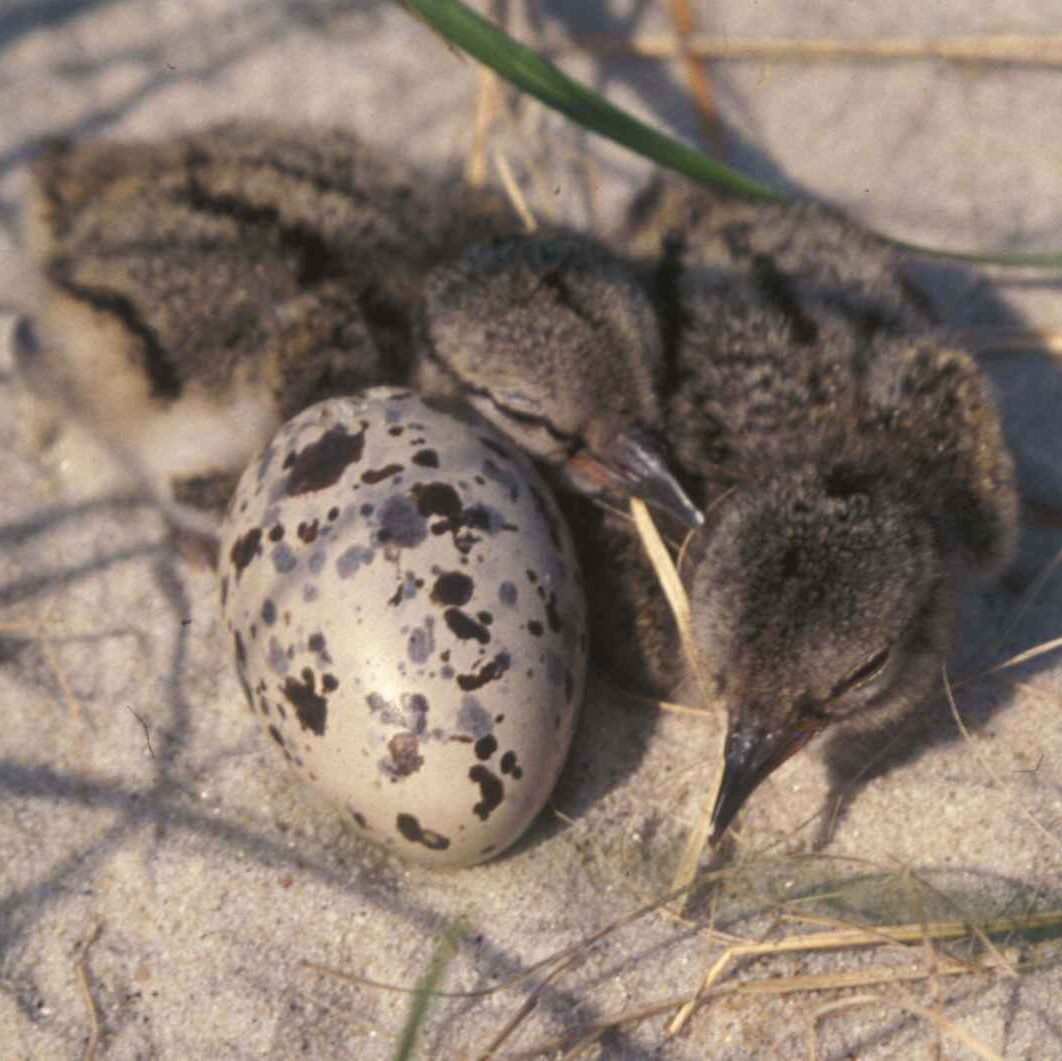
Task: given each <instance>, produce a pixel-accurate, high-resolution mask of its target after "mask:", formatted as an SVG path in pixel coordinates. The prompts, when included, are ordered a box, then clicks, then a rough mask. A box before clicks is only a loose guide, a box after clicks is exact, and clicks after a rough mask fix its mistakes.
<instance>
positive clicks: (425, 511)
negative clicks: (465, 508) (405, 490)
mask: <svg viewBox="0 0 1062 1061" xmlns="http://www.w3.org/2000/svg"><path fill="white" fill-rule="evenodd" d="M413 497H414V500H415V501H416V502H417V510H418V511H419V512H420V514H421V515H422V516H424V517H428V516H443V517H445V518H446V519H451V520H452V519H456V518H457V517H458V516H460V515H461V509H462V505H461V498H460V495H459V494H458V493H457V491H456V490H455V489H454V488H453V487H452V486H450V484H449V483H418V484H417V485H416V486H414V487H413Z"/></svg>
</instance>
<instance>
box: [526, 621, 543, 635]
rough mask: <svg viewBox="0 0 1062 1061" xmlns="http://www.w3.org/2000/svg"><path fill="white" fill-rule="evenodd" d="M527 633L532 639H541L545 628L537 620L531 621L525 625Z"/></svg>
mask: <svg viewBox="0 0 1062 1061" xmlns="http://www.w3.org/2000/svg"><path fill="white" fill-rule="evenodd" d="M527 632H528V633H529V634H530V635H531V636H532V637H541V636H542V634H543V633H544V632H545V627H544V626H543V625H542V624H541V623H540V622H539V621H538V620H537V619H532V620H531V621H530V622H529V623H528V624H527Z"/></svg>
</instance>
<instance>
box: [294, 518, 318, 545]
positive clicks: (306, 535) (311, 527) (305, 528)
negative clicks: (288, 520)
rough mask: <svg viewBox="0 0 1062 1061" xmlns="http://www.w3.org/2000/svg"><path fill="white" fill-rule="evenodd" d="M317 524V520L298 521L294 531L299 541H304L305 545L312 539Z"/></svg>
mask: <svg viewBox="0 0 1062 1061" xmlns="http://www.w3.org/2000/svg"><path fill="white" fill-rule="evenodd" d="M317 525H318V521H317V520H314V521H313V522H312V523H305V522H303V523H300V524H299V526H298V529H297V530H296V532H295V533H296V534H297V535H298V536H299V541H301V542H305V543H306V544H307V545H309V544H310V543H311V542H312V541H314V540H315V539H316V538H317Z"/></svg>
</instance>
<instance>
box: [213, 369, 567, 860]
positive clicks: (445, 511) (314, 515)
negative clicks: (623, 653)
mask: <svg viewBox="0 0 1062 1061" xmlns="http://www.w3.org/2000/svg"><path fill="white" fill-rule="evenodd" d="M219 574H220V577H221V602H222V610H223V612H224V617H225V620H226V622H227V625H228V629H229V632H230V635H231V637H232V640H233V647H234V651H235V656H236V665H237V670H238V672H239V676H240V680H241V683H242V685H243V689H244V692H245V694H246V697H247V702H248V704H249V705H250V708H251V710H252V711H253V712H254V713H255V714H256V715H257V716H258V717H259V718H260V720H261V722H262V723H263V725H264V727H265V729H266V732H267V733H268V734H269V737H270V738H271V739H272V743H273V744H274V745H275V747H276V748H277V749H278V751H279V752H280V753H282V754H283V757H284V759H286V760H287V761H288V762H289V763H290V764H292V766H293V767H294V768H295V769H296V770H297V771H298V773H299V774H300V775H301V776H302V777H303V778H305V779H306V780H307V781H308V782H309V783H310V784H311V785H312V786H313V787H315V788H316V789H317V790H319V791H320V792H321V793H323V794H325V795H326V796H328V797H330V798H331V799H332V800H334V801H336V802H337V803H339V804H340V806H341V807H342V808H344V810H345V811H346V813H347V814H348V815H349V817H350V820H351V821H352V822H353V823H354V824H355V825H356V826H357V828H358V829H360V830H361V831H362V832H363V833H364V835H365V836H367V837H368V838H370V839H372V840H375V841H377V842H379V843H382V844H385V845H387V846H388V847H390V848H393V849H394V850H395V851H397V852H398V853H399V854H401V855H402V856H403V857H406V858H409V859H412V860H415V861H418V862H423V863H427V864H432V865H439V866H444V865H468V864H472V863H475V862H478V861H481V860H483V859H486V858H490V857H492V856H493V855H496V854H498V853H499V852H500V851H502V850H503V849H505V848H506V847H508V846H509V845H510V844H512V843H513V842H514V841H515V840H516V839H517V838H518V837H519V836H520V834H521V833H522V832H523V831H524V830H525V829H526V828H527V826H528V825H529V824H530V823H531V821H532V820H533V819H534V817H535V815H536V814H537V813H538V812H539V810H541V808H542V806H543V805H544V803H545V802H546V800H547V799H548V798H549V795H550V792H551V791H552V789H553V786H554V783H555V781H556V778H557V774H558V773H559V771H560V768H561V766H562V764H563V762H564V759H565V756H566V754H567V751H568V746H569V744H570V741H571V736H572V730H573V726H574V722H575V718H576V713H577V709H578V705H579V703H580V702H581V700H582V695H583V688H584V684H585V676H586V654H587V636H586V607H585V598H584V593H583V587H582V579H581V575H580V572H579V567H578V563H577V560H576V556H575V551H574V548H573V545H572V541H571V537H570V534H569V532H568V529H567V525H566V523H565V521H564V519H563V518H562V516H561V514H560V512H559V510H558V508H557V505H556V502H555V501H554V499H553V497H552V494H551V493H550V490H549V488H548V487H547V486H546V484H545V482H544V481H543V480H542V479H541V477H540V476H539V475H538V473H537V472H536V471H535V469H534V467H533V466H532V465H531V463H530V461H529V460H528V459H527V457H526V456H525V455H524V454H523V453H521V452H520V451H519V450H518V449H516V448H515V447H514V446H513V445H512V443H510V442H509V441H508V440H507V439H506V438H505V437H504V436H502V435H501V434H499V433H498V432H497V431H496V430H494V429H493V428H492V427H491V426H490V425H488V424H487V423H485V422H484V421H483V420H481V419H480V418H479V417H478V416H477V415H476V414H475V413H473V412H472V411H470V410H468V409H467V408H466V407H464V406H463V405H460V404H457V403H454V402H452V401H450V400H446V399H437V398H432V397H428V396H423V395H420V394H416V393H413V392H410V391H408V390H396V389H394V388H375V389H372V390H369V391H365V392H363V393H361V394H357V395H354V396H352V397H348V398H339V399H332V400H329V401H326V402H322V403H320V404H318V405H314V406H312V407H311V408H309V409H307V410H305V411H304V412H303V413H301V414H299V415H298V416H296V417H295V418H294V419H292V420H290V421H289V422H288V423H287V424H285V425H284V426H283V427H282V428H281V429H280V430H279V431H278V433H277V434H276V436H275V437H274V438H273V440H272V441H271V442H270V443H269V444H268V445H267V446H266V447H265V449H264V450H263V451H262V453H261V454H260V455H259V456H258V457H257V458H256V459H255V460H254V461H253V462H252V463H251V465H250V466H249V467H248V468H247V470H246V471H245V472H244V474H243V476H242V478H241V479H240V483H239V486H238V487H237V489H236V492H235V494H234V495H233V498H232V502H231V504H230V506H229V511H228V514H227V516H226V519H225V523H224V526H223V529H222V542H221V563H220V567H219Z"/></svg>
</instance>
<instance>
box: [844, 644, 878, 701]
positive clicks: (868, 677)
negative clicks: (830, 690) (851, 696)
mask: <svg viewBox="0 0 1062 1061" xmlns="http://www.w3.org/2000/svg"><path fill="white" fill-rule="evenodd" d="M890 652H891V647H890V646H888V645H887V646H886V647H885V648H883V649H882V650H881V651H880V652H876V653H875V654H874V655H873V656H871V657H870V659H868V660H867V661H866V663H864V664H862V666H859V667H857V668H856V669H855V670H854V671H852V673H851V674H849V675H848V677H847V678H845V680H844V681H843V682H841V683H840V685H838V686H837V690H836V693H835V695H840V694H841V693H848V692H851V691H852V690H853V689H858V688H859V687H860V686H861V685H867V684H868V683H869V682H872V681H873V680H874V679H875V678H879V677H880V676H881V674H882V672H883V671H884V670H885V665H886V664H887V663H888V662H889V654H890Z"/></svg>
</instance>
